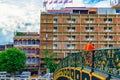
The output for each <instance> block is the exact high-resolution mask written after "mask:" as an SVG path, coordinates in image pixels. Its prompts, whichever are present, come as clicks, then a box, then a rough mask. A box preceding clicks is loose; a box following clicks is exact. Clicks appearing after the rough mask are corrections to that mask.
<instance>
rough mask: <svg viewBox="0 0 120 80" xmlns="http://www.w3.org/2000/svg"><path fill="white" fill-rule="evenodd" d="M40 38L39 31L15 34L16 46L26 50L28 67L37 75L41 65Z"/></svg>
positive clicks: (27, 69) (28, 69)
mask: <svg viewBox="0 0 120 80" xmlns="http://www.w3.org/2000/svg"><path fill="white" fill-rule="evenodd" d="M39 46H40V40H39V34H38V33H37V32H16V33H15V35H14V47H15V48H18V49H20V50H22V51H24V52H25V53H26V55H27V60H26V69H25V71H30V72H32V74H33V75H34V74H35V75H37V74H38V72H39V71H40V70H39V66H40V57H39V55H40V50H39Z"/></svg>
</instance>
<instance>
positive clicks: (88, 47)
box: [84, 41, 95, 50]
mask: <svg viewBox="0 0 120 80" xmlns="http://www.w3.org/2000/svg"><path fill="white" fill-rule="evenodd" d="M93 49H95V47H94V45H93V44H92V42H91V41H89V42H88V43H87V44H86V45H85V47H84V50H93Z"/></svg>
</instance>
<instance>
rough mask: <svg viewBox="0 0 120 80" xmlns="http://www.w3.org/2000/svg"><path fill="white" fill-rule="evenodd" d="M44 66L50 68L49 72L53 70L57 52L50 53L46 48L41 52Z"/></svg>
mask: <svg viewBox="0 0 120 80" xmlns="http://www.w3.org/2000/svg"><path fill="white" fill-rule="evenodd" d="M42 54H43V56H44V62H45V67H46V68H48V69H50V72H51V73H52V72H54V71H55V69H56V67H57V64H56V63H55V60H54V59H55V58H57V54H55V53H51V52H50V51H49V50H48V49H46V50H45V51H44V52H43V53H42Z"/></svg>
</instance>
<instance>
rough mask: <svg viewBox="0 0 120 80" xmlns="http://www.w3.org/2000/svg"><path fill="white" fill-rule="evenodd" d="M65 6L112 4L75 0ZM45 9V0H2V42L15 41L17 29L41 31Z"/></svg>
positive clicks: (0, 16)
mask: <svg viewBox="0 0 120 80" xmlns="http://www.w3.org/2000/svg"><path fill="white" fill-rule="evenodd" d="M49 1H50V0H49ZM59 6H61V5H58V4H55V5H54V7H59ZM65 6H72V7H110V4H109V0H73V3H69V4H66V5H65ZM48 7H49V8H51V5H49V4H48ZM52 7H53V4H52ZM43 10H44V8H43V0H0V44H7V43H9V42H13V37H14V32H16V31H22V32H25V31H27V32H39V30H40V12H41V11H43Z"/></svg>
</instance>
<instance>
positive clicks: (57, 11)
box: [48, 10, 72, 14]
mask: <svg viewBox="0 0 120 80" xmlns="http://www.w3.org/2000/svg"><path fill="white" fill-rule="evenodd" d="M71 11H72V10H48V12H49V13H53V14H54V13H63V14H66V13H70V12H71Z"/></svg>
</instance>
